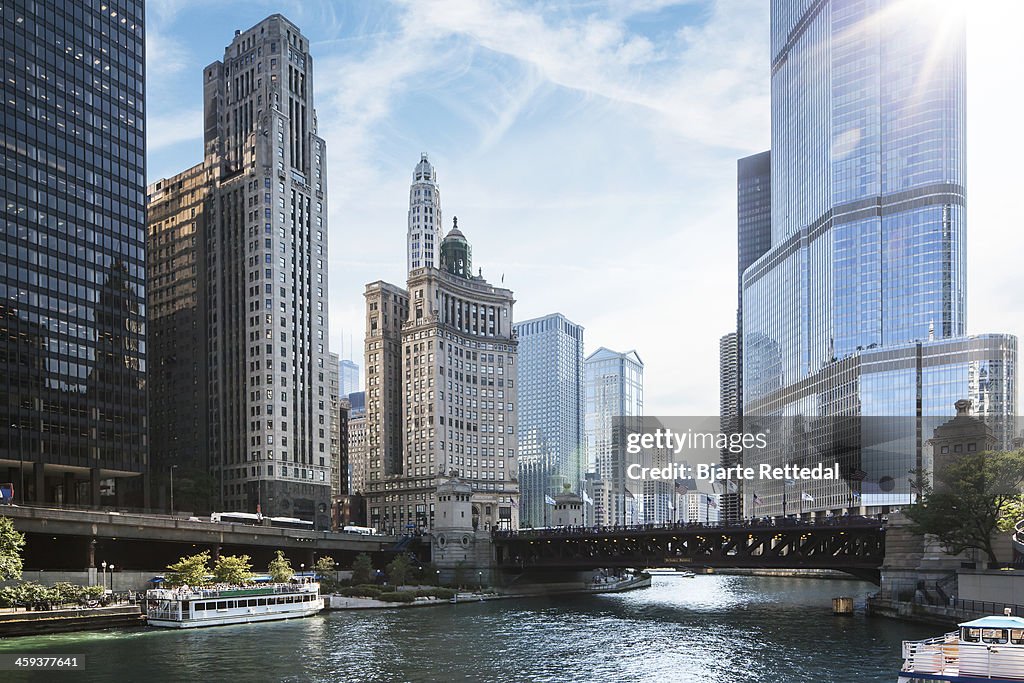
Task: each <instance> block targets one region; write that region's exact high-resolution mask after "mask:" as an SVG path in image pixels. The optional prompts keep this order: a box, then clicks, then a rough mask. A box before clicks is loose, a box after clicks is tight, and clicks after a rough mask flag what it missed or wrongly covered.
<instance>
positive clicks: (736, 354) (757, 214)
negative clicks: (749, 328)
mask: <svg viewBox="0 0 1024 683" xmlns="http://www.w3.org/2000/svg"><path fill="white" fill-rule="evenodd" d="M771 211H772V193H771V152H770V151H769V152H761V153H760V154H754V155H752V156H748V157H743V158H742V159H740V160H739V161H738V162H737V163H736V258H737V268H736V296H737V302H736V332H735V333H731V334H727V335H725V336H724V337H722V339H721V341H720V344H719V367H720V377H719V390H720V396H719V403H720V406H719V407H720V412H719V417H720V420H721V422H720V430H721V431H722V432H723V433H725V434H733V433H736V432H739V431H741V430H742V424H743V364H742V362H741V360H742V358H743V271H745V270H746V269H747V268H748V267H749V266H750V265H751V264H752V263H753V262H754V261H756V260H757V259H759V258H761V256H763V255H764V253H765V252H766V251H768V249H769V247H771V242H772V220H771V219H772V216H771ZM742 459H743V454H742V453H733V452H732V451H730V450H728V449H725V450H723V451H722V466H723V467H732V466H734V465H736V464H737V463H739V462H741V461H742ZM742 486H743V482H737V491H736V492H726V493H723V494H722V496H721V510H720V512H721V514H722V517H723V518H724V519H727V520H736V519H739V518H740V517H741V516H742V514H743V504H742V497H741V496H742Z"/></svg>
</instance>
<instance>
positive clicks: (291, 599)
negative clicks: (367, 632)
mask: <svg viewBox="0 0 1024 683" xmlns="http://www.w3.org/2000/svg"><path fill="white" fill-rule="evenodd" d="M323 608H324V599H323V597H322V596H321V595H320V584H319V583H316V582H304V583H275V584H266V585H262V586H230V587H227V588H215V589H206V588H189V587H187V586H185V587H182V588H154V589H151V590H148V591H146V614H147V617H148V623H149V625H150V626H162V627H164V628H196V627H199V626H223V625H226V624H249V623H253V622H257V621H277V620H281V619H296V618H300V617H308V616H311V615H313V614H316V613H317V612H319V611H320V610H322V609H323Z"/></svg>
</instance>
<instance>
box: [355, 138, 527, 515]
mask: <svg viewBox="0 0 1024 683" xmlns="http://www.w3.org/2000/svg"><path fill="white" fill-rule="evenodd" d="M416 169H417V170H416V173H415V175H414V178H416V177H417V176H420V178H419V180H421V181H424V180H429V181H430V183H428V184H427V185H426V187H429V188H430V192H431V193H432V194H431V196H432V197H433V200H432V201H433V205H432V206H431V207H429V208H433V209H436V208H437V207H436V198H437V189H436V185H435V184H434V178H435V176H434V172H433V169H432V167H430V165H429V163H427V161H426V159H425V157H424V158H423V159H421V161H420V163H419V165H417V167H416ZM428 172H429V176H428ZM416 187H417V185H416V183H414V185H413V188H414V189H413V192H415V191H416V190H415V188H416ZM421 189H423V188H421ZM421 196H422V195H421ZM412 197H413V199H415V198H416V195H415V194H413V195H412ZM414 204H415V202H414ZM421 206H422V208H428V206H427V205H426V204H423V205H421ZM414 215H416V214H413V213H410V216H411V217H412V216H414ZM420 215H423V214H420ZM426 215H427V216H431V215H433V216H435V217H436V216H437V215H438V214H437V213H431V212H428V213H426ZM454 222H455V221H454V220H453V223H454ZM427 224H428V225H430V223H429V222H428V223H427ZM424 253H426V250H425V251H424ZM470 253H471V249H470V245H469V242H468V240H466V238H465V236H464V235H463V234H462V231H461V230H459V229H458V227H457V226H454V227H453V228H452V230H451V231H449V232H448V234H447V235H446V236H445V237H444V239H443V240H442V241H441V243H440V245H439V249H438V250H437V252H436V254H437V262H436V263H437V266H436V267H435V266H430V265H420V266H419V267H416V268H413V269H412V270H410V272H409V279H408V282H407V285H406V288H404V289H403V288H401V287H397V286H395V285H390V284H388V283H386V282H373V283H370V284H368V285H367V286H366V295H365V296H366V469H367V475H366V480H365V490H364V491H363V493H364V495H365V496H366V499H367V511H368V515H367V517H368V523H369V524H370V525H371V526H374V527H377V528H381V529H386V530H389V531H391V530H394V531H405V530H411V529H417V528H420V529H423V528H431V527H432V526H433V525H434V521H435V519H434V512H435V504H436V491H437V487H438V486H439V485H441V484H443V483H445V482H447V481H450V480H452V479H459V480H461V482H462V483H463V484H465V485H467V486H469V487H470V488H471V490H472V506H471V509H472V525H473V526H474V527H475V528H478V529H480V530H481V531H483V530H486V529H492V528H515V527H518V524H519V487H518V484H517V481H516V439H517V434H516V415H517V413H516V405H517V402H516V381H515V375H516V346H517V345H516V339H515V335H514V333H513V330H512V305H513V303H514V300H513V298H512V292H511V291H509V290H507V289H503V288H499V287H494V286H493V285H490V284H488V283H487V281H486V280H484V279H483V277H482V276H481V275H479V274H476V275H474V274H473V272H472V266H471V260H470ZM353 479H356V476H355V475H353ZM461 485H462V484H460V486H461Z"/></svg>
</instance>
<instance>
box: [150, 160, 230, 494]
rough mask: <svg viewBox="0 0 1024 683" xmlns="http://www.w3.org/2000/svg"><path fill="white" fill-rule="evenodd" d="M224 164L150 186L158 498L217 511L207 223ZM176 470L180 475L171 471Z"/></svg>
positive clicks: (152, 391)
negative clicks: (212, 455) (212, 465)
mask: <svg viewBox="0 0 1024 683" xmlns="http://www.w3.org/2000/svg"><path fill="white" fill-rule="evenodd" d="M218 170H219V169H218V168H217V166H216V165H214V164H209V163H206V162H203V163H201V164H197V165H196V166H193V167H192V168H190V169H188V170H185V171H183V172H181V173H179V174H178V175H176V176H173V177H171V178H167V179H164V180H160V181H158V182H156V183H153V184H152V185H150V187H149V188H148V191H147V192H148V208H149V213H148V216H147V224H148V228H149V237H148V240H149V245H148V247H149V248H148V250H147V253H146V258H147V261H148V264H149V289H148V296H147V300H148V301H147V303H148V306H147V308H148V312H149V356H150V358H151V359H152V363H151V365H150V372H149V389H150V402H149V425H150V435H151V436H152V439H151V442H150V449H149V451H150V461H151V463H152V470H153V477H152V481H153V500H154V503H155V505H156V506H157V507H158V508H161V509H167V508H169V506H170V497H171V496H170V487H171V482H172V481H173V482H174V488H175V490H174V500H175V504H176V507H177V509H178V510H185V511H191V512H199V513H203V512H211V511H212V509H211V502H212V501H211V500H210V494H211V487H212V486H213V479H212V476H211V473H210V461H209V457H208V450H207V444H208V442H209V404H208V401H207V386H206V385H207V362H208V357H207V356H208V354H207V336H208V327H207V324H208V315H207V299H206V292H207V287H206V278H207V270H206V234H207V226H206V220H207V217H208V212H207V206H208V200H209V198H210V193H211V191H212V189H213V188H214V187H215V185H216V179H217V173H218ZM172 468H173V469H174V473H173V476H172V474H171V469H172Z"/></svg>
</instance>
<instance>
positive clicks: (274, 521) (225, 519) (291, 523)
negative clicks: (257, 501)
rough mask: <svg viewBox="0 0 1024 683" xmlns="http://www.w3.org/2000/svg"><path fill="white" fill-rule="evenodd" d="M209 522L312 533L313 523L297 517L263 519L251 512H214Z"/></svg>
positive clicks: (261, 516)
mask: <svg viewBox="0 0 1024 683" xmlns="http://www.w3.org/2000/svg"><path fill="white" fill-rule="evenodd" d="M210 521H211V522H220V523H221V524H249V525H251V526H271V527H276V528H278V529H306V530H307V531H313V530H314V529H313V522H309V521H306V520H304V519H299V518H297V517H264V516H263V515H261V514H259V513H256V514H253V513H251V512H214V513H212V514H211V515H210Z"/></svg>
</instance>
